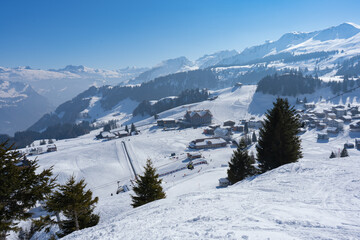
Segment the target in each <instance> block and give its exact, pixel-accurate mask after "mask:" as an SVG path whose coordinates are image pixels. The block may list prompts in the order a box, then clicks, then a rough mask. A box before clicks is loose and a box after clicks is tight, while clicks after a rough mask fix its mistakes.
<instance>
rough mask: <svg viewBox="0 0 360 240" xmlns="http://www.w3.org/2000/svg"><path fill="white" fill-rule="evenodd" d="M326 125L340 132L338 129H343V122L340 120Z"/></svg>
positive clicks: (334, 120)
mask: <svg viewBox="0 0 360 240" xmlns="http://www.w3.org/2000/svg"><path fill="white" fill-rule="evenodd" d="M328 125H329V126H330V127H335V128H337V129H339V130H340V129H343V127H344V121H343V120H340V119H333V120H331V121H330V122H329V123H328Z"/></svg>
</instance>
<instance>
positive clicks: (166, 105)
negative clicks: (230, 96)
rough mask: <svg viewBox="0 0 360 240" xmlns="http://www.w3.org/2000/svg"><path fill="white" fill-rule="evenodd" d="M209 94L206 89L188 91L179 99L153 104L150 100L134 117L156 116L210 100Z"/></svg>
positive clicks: (145, 102) (139, 107)
mask: <svg viewBox="0 0 360 240" xmlns="http://www.w3.org/2000/svg"><path fill="white" fill-rule="evenodd" d="M208 97H209V93H208V91H207V90H206V89H204V90H200V89H186V90H184V91H182V92H181V93H180V95H178V96H177V97H175V98H173V97H167V98H163V99H160V100H158V101H156V103H154V104H151V102H150V101H149V100H144V101H142V102H141V103H140V104H139V105H138V106H137V107H136V108H135V109H134V111H133V115H134V116H137V115H142V116H144V115H151V116H153V115H155V114H157V113H160V112H163V111H166V110H168V109H171V108H174V107H177V106H181V105H184V104H189V103H195V102H201V101H204V100H206V99H208Z"/></svg>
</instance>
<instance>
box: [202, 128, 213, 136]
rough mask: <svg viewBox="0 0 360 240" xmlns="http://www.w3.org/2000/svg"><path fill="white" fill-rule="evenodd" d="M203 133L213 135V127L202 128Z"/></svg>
mask: <svg viewBox="0 0 360 240" xmlns="http://www.w3.org/2000/svg"><path fill="white" fill-rule="evenodd" d="M203 133H204V134H209V135H214V129H213V128H211V127H207V128H205V129H204V132H203Z"/></svg>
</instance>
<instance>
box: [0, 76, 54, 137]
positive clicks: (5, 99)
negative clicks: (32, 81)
mask: <svg viewBox="0 0 360 240" xmlns="http://www.w3.org/2000/svg"><path fill="white" fill-rule="evenodd" d="M50 109H51V106H50V104H49V102H48V101H47V99H46V98H44V97H43V96H41V95H39V94H38V93H37V92H36V91H34V89H32V88H31V86H29V85H27V84H23V83H20V82H9V81H3V80H0V133H5V134H13V133H14V132H15V131H19V130H25V129H26V128H28V127H29V126H30V125H31V124H32V123H34V121H36V120H38V119H39V117H41V116H42V115H43V114H44V113H46V112H48V111H49V110H50Z"/></svg>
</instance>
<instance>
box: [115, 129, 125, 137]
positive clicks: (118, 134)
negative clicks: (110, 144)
mask: <svg viewBox="0 0 360 240" xmlns="http://www.w3.org/2000/svg"><path fill="white" fill-rule="evenodd" d="M113 133H114V134H115V135H116V136H117V137H118V138H122V137H127V136H129V133H128V132H127V131H125V130H124V131H115V132H113Z"/></svg>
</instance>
